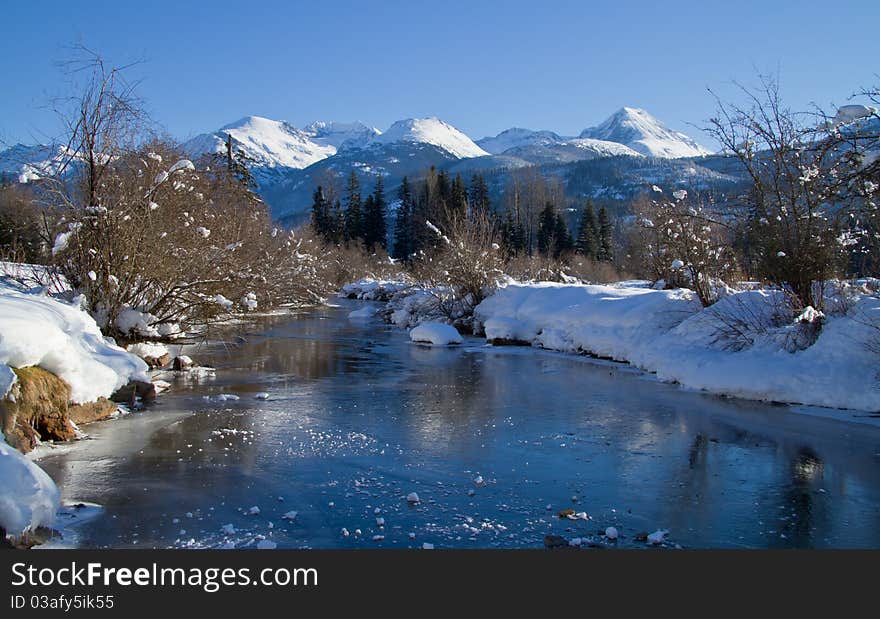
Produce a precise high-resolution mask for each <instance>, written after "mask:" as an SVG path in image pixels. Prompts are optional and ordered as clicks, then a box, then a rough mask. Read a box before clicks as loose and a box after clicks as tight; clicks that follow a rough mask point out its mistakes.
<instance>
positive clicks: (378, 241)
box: [363, 176, 388, 251]
mask: <svg viewBox="0 0 880 619" xmlns="http://www.w3.org/2000/svg"><path fill="white" fill-rule="evenodd" d="M386 210H387V204H386V202H385V188H384V184H383V181H382V177H381V176H377V177H376V189H375V190H374V191H373V193H372V194H370V195H369V196H368V197H367V202H366V204H365V205H364V225H363V236H364V245H366V247H367V249H368V250H369V251H374V250H375V249H376V247H381V248H383V249H384V248H385V247H386V246H387V245H388V242H387V234H388V228H387V224H386V223H385V215H386Z"/></svg>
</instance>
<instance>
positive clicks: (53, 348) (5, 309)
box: [0, 284, 149, 403]
mask: <svg viewBox="0 0 880 619" xmlns="http://www.w3.org/2000/svg"><path fill="white" fill-rule="evenodd" d="M0 363H3V364H6V365H8V366H10V367H13V368H22V367H28V366H34V365H36V366H40V367H42V368H43V369H45V370H48V371H49V372H52V373H53V374H55V375H56V376H58V377H59V378H61V379H63V380H64V381H65V382H67V383H68V384H69V385H70V388H71V400H72V401H73V402H76V403H82V402H92V401H94V400H97V399H98V398H100V397H109V396H110V395H111V394H112V393H113V392H114V391H116V390H117V389H119V388H120V387H123V386H124V385H125V384H126V383H128V382H129V381H130V380H132V379H137V380H144V381H146V380H149V379H148V377H147V374H146V372H147V365H146V363H144V362H143V361H142V360H141V359H140V358H139V357H137V356H135V355H132V354H130V353H128V352H127V351H125V350H124V349H122V348H120V347H119V346H116V345H115V344H111V343H110V342H108V341H107V340H105V339H104V336H103V335H102V334H101V330H100V329H99V328H98V325H97V324H96V323H95V321H94V320H93V319H92V318H91V317H90V316H89V315H88V314H87V313H85V312H84V311H82V310H81V309H80V308H79V307H76V306H73V305H67V304H66V303H62V302H61V301H57V300H55V299H53V298H51V297H46V296H40V295H36V294H27V293H23V292H20V291H18V290H14V289H13V288H11V287H9V286H6V285H3V284H0Z"/></svg>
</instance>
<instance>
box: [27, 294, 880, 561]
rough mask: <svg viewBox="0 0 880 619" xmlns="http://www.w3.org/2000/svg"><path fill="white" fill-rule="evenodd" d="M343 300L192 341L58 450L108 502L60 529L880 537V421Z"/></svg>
mask: <svg viewBox="0 0 880 619" xmlns="http://www.w3.org/2000/svg"><path fill="white" fill-rule="evenodd" d="M339 303H340V305H341V307H338V308H324V309H320V310H316V311H312V312H308V313H304V314H302V315H299V316H295V317H283V318H281V317H276V318H273V319H265V320H263V321H262V322H261V323H259V324H258V325H250V326H247V327H239V328H237V329H231V330H230V331H229V332H228V333H226V336H227V338H226V340H227V341H226V342H225V343H221V342H214V343H211V344H205V345H203V346H200V347H197V348H195V349H193V350H192V351H191V352H190V354H191V356H193V357H194V358H195V359H196V361H198V362H200V363H202V364H205V365H211V366H214V367H216V368H217V372H216V375H215V376H214V377H212V378H206V379H202V380H193V379H184V378H182V377H177V378H175V379H174V381H173V382H174V384H173V388H172V390H171V391H170V392H169V393H167V394H165V395H163V396H162V397H161V398H160V401H159V403H158V404H156V405H154V406H153V407H151V408H149V409H147V410H146V411H144V412H140V413H135V414H132V415H130V416H127V417H124V418H121V419H118V420H115V421H110V422H103V423H100V424H94V425H92V426H89V427H87V428H86V430H87V431H88V432H89V434H90V435H91V436H92V437H93V438H94V439H95V440H90V441H83V442H81V443H80V444H78V445H76V446H74V447H73V448H70V449H68V450H66V451H64V452H63V453H59V454H52V455H49V456H48V457H46V458H44V459H43V460H42V461H41V464H42V465H43V466H44V467H45V468H46V469H47V471H48V472H49V473H50V474H51V475H52V476H53V477H54V478H55V479H56V481H57V482H58V483H59V485H60V486H61V488H62V491H63V494H64V496H65V499H67V500H69V501H88V502H94V503H98V504H100V505H102V506H103V511H102V512H101V514H100V515H99V516H98V517H96V518H94V519H92V520H89V521H87V522H84V523H82V524H80V525H78V526H76V527H71V528H70V530H68V531H65V535H66V538H67V541H68V543H72V544H75V545H78V546H83V547H160V548H166V547H194V548H205V547H207V548H215V547H221V546H227V547H232V546H234V547H253V546H254V545H255V544H256V543H257V542H258V541H259V540H261V539H267V540H270V541H272V542H273V543H275V544H277V546H278V547H279V548H302V547H309V548H376V547H378V548H389V547H413V548H417V547H421V546H422V544H424V543H429V544H433V545H434V546H435V547H436V548H449V547H457V548H540V547H543V545H544V536H545V535H547V534H554V535H561V536H563V537H565V538H566V539H573V538H580V539H581V540H583V543H584V545H585V546H587V545H590V544H592V545H593V546H599V547H605V546H610V547H621V548H630V547H637V548H644V547H646V543H645V542H644V541H639V540H637V539H636V537H637V534H639V533H651V532H653V531H655V530H658V529H665V530H668V532H669V533H668V536H667V539H666V542H664V544H663V546H664V547H673V548H674V547H676V546H681V547H684V548H787V547H843V548H851V547H871V548H878V547H880V427H878V425H877V423H854V422H852V417H853V416H852V415H851V414H844V413H840V414H837V413H834V412H828V415H829V416H828V417H823V416H815V415H806V414H803V413H801V412H798V411H796V410H794V409H791V408H789V407H785V406H773V405H769V404H761V403H755V402H746V401H740V400H733V399H723V398H718V397H714V396H709V395H705V394H699V393H691V392H686V391H684V390H681V389H680V388H678V387H677V386H674V385H666V384H662V383H658V382H656V381H655V380H653V379H652V378H651V377H649V376H645V375H642V374H640V373H637V372H634V371H633V370H631V369H629V368H627V367H626V366H620V365H615V364H608V363H601V362H595V361H591V360H588V359H585V358H579V357H572V356H565V355H561V354H555V353H548V352H542V351H537V350H533V349H528V348H526V349H523V348H492V347H488V346H486V345H485V343H484V342H483V341H482V340H479V339H476V338H474V339H469V340H467V341H466V342H465V345H464V346H461V347H457V348H441V349H437V348H428V347H423V346H417V345H414V344H411V343H410V342H409V341H408V338H407V335H406V332H405V331H402V330H399V329H397V328H394V327H392V326H389V325H386V324H384V323H382V322H381V321H380V320H379V319H372V320H360V321H352V320H349V319H348V318H347V315H348V313H349V312H350V311H351V310H352V309H357V308H359V307H361V302H354V301H340V302H339ZM236 338H237V339H236ZM260 392H266V393H268V394H269V399H268V400H265V401H264V400H259V399H257V398H255V397H254V396H255V395H256V394H258V393H260ZM219 394H235V395H237V396H239V398H240V399H238V400H219V399H217V397H216V396H218V395H219ZM206 397H208V398H209V399H205V398H206ZM835 416H839V417H840V418H841V419H835V418H834V417H835ZM864 421H866V422H870V421H872V420H870V419H867V418H866V419H865V420H864ZM873 421H876V420H873ZM478 478H482V483H478V482H477V481H476V480H477V479H478ZM411 492H416V493H417V494H418V495H419V498H420V499H421V501H420V503H418V504H417V505H410V504H408V503H407V501H406V500H405V497H406V495H408V494H409V493H411ZM252 507H258V508H259V512H260V513H259V514H257V515H249V514H248V513H247V512H248V511H249V510H250V509H251V508H252ZM564 509H573V510H574V511H575V513H581V512H583V513H585V514H586V515H587V518H586V519H582V518H583V516H582V517H581V519H577V520H569V519H568V518H564V519H561V518H559V516H558V512H559V511H561V510H564ZM377 510H378V513H377ZM290 511H296V512H297V515H296V517H295V519H293V520H285V519H283V518H282V516H283V515H284V514H285V513H288V512H290ZM377 517H380V518H384V521H385V524H384V526H378V525H377V521H376V518H377ZM225 525H232V528H229V527H226V530H225V532H224V526H225ZM608 526H615V527H616V528H617V529H618V530H619V531H620V539H619V540H617V541H616V542H610V541H608V540H607V539H605V538H604V537H603V536H601V535H599V532H600V531H604V530H605V528H606V527H608ZM232 529H234V530H235V532H234V533H231V532H230V531H232ZM345 531H347V533H348V535H346V534H345ZM375 536H382V538H381V539H379V538H375V539H374V537H375Z"/></svg>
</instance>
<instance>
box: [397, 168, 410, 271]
mask: <svg viewBox="0 0 880 619" xmlns="http://www.w3.org/2000/svg"><path fill="white" fill-rule="evenodd" d="M397 197H398V198H399V199H400V206H399V207H398V208H397V219H396V220H395V222H394V247H393V248H392V249H393V254H392V257H393V258H396V259H398V260H404V261H408V260H409V257H410V255H412V253H413V206H414V205H413V197H412V191H411V190H410V187H409V179H408V178H407V177H405V176H404V177H403V181H401V183H400V190H399V191H398V194H397Z"/></svg>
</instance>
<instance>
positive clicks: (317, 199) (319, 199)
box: [312, 186, 333, 241]
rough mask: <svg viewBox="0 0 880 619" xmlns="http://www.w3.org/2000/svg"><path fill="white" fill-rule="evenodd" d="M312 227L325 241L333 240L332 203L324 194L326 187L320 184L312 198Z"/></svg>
mask: <svg viewBox="0 0 880 619" xmlns="http://www.w3.org/2000/svg"><path fill="white" fill-rule="evenodd" d="M312 229H313V230H314V231H315V234H317V235H318V236H320V237H321V238H322V239H323V240H324V241H331V240H332V237H333V226H332V222H331V219H330V204H329V203H328V201H327V198H326V197H325V196H324V188H323V187H321V186H318V188H317V189H315V193H314V196H313V199H312Z"/></svg>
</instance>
